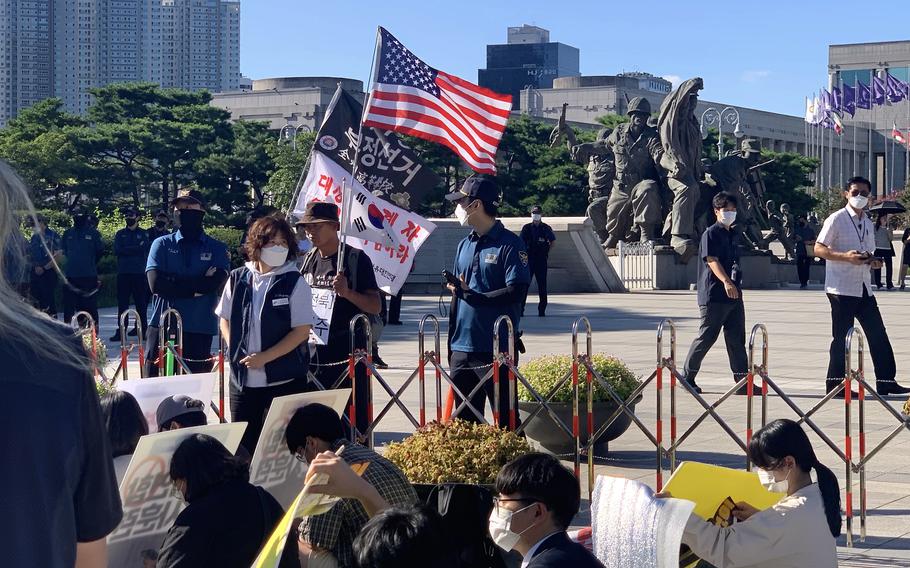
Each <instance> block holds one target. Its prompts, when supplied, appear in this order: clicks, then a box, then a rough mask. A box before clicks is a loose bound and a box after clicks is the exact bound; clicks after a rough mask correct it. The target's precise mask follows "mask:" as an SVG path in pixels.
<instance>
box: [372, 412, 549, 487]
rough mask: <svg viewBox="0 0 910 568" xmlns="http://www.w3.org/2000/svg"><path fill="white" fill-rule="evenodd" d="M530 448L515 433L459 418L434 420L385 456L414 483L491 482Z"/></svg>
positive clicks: (398, 443)
mask: <svg viewBox="0 0 910 568" xmlns="http://www.w3.org/2000/svg"><path fill="white" fill-rule="evenodd" d="M530 451H531V447H530V446H529V445H528V442H527V440H525V439H523V438H521V437H519V436H517V435H515V433H514V432H509V431H508V430H503V429H501V428H497V427H495V426H491V425H489V424H475V423H473V422H467V421H465V420H459V419H455V420H452V421H451V422H445V423H440V422H431V423H430V424H428V425H426V426H425V427H423V428H420V429H418V430H417V432H415V433H414V434H413V435H411V436H408V437H407V438H405V439H404V440H402V441H401V442H397V443H391V444H389V445H388V447H387V449H386V452H385V457H386V458H388V459H389V460H391V461H392V463H394V464H395V465H397V466H398V467H399V468H401V470H402V471H403V472H404V473H405V475H407V477H408V479H409V480H410V481H411V483H431V484H436V483H446V482H454V483H473V484H480V485H490V484H492V483H494V482H495V481H496V474H498V473H499V470H500V469H502V466H504V465H505V464H507V463H509V462H510V461H512V460H513V459H515V458H517V457H518V456H521V455H524V454H526V453H528V452H530Z"/></svg>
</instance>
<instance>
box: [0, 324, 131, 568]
mask: <svg viewBox="0 0 910 568" xmlns="http://www.w3.org/2000/svg"><path fill="white" fill-rule="evenodd" d="M48 325H54V327H55V328H56V329H55V330H54V332H55V333H60V334H61V335H63V334H66V335H71V332H70V331H68V330H67V329H66V328H64V327H63V326H58V325H56V324H48ZM73 349H82V346H81V345H80V344H79V341H78V340H75V339H74V340H73ZM0 360H2V361H3V365H2V367H0V392H2V393H3V396H0V455H3V456H4V459H3V463H2V464H0V487H3V488H4V497H3V514H2V515H0V535H2V541H0V543H2V546H0V548H2V549H3V561H2V564H3V565H4V566H41V567H42V568H47V567H50V568H53V567H57V566H60V567H67V568H71V567H72V566H73V565H74V563H75V561H76V542H91V541H94V540H99V539H101V538H104V537H105V536H107V534H108V533H110V532H111V531H113V530H114V528H116V526H117V525H118V524H119V523H120V519H121V517H122V516H123V511H122V508H121V505H120V493H119V492H118V490H117V482H116V479H115V477H114V463H113V459H112V458H111V449H110V443H109V441H108V438H107V432H106V430H105V428H104V424H103V422H102V418H101V406H100V404H99V402H98V394H97V392H96V391H95V385H94V381H93V379H92V377H91V375H90V373H89V372H88V371H87V370H86V371H79V370H77V369H74V368H73V367H67V366H64V365H62V364H61V363H59V362H57V361H54V360H49V359H44V360H41V359H38V358H36V357H35V356H34V354H32V353H30V352H29V351H28V350H27V349H25V348H24V347H23V346H22V345H21V344H17V342H13V341H9V340H4V341H0Z"/></svg>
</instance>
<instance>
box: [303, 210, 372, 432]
mask: <svg viewBox="0 0 910 568" xmlns="http://www.w3.org/2000/svg"><path fill="white" fill-rule="evenodd" d="M297 223H298V226H301V225H302V226H303V230H304V233H305V234H306V236H307V238H308V239H309V240H310V242H312V243H313V248H312V249H310V250H309V251H308V252H307V254H306V255H304V257H303V260H302V262H301V268H300V273H301V274H302V275H303V278H304V280H306V282H307V284H309V285H310V288H312V290H313V295H314V297H317V298H319V297H321V298H325V300H326V301H328V302H330V303H331V304H334V308H333V309H332V316H331V321H330V322H329V335H328V337H329V338H330V339H329V340H328V341H326V342H325V344H324V345H319V344H317V345H316V356H315V358H314V359H313V360H311V365H310V366H311V367H312V368H313V370H314V372H313V374H314V376H315V377H316V380H317V381H319V384H320V385H322V387H323V388H324V389H331V388H335V382H336V381H337V379H338V378H339V377H340V376H341V373H342V371H343V370H344V369H345V367H344V366H342V365H337V363H339V362H341V361H344V362H345V363H347V360H348V356H349V354H350V348H351V331H350V324H351V319H352V318H353V317H354V316H356V315H357V314H365V315H367V316H371V315H377V314H379V310H380V301H379V287H378V286H377V285H376V276H375V274H374V272H373V263H372V262H371V261H370V258H369V257H368V256H367V255H366V254H365V253H364V252H363V251H362V250H360V249H358V248H355V247H352V246H345V247H344V251H343V252H340V251H339V249H341V240H340V239H339V237H338V231H339V229H340V225H341V222H340V218H339V209H338V206H337V205H335V204H334V203H324V202H320V201H310V202H309V203H308V204H307V206H306V210H305V212H304V214H303V215H302V216H301V217H300V220H299V221H298V222H297ZM340 255H343V260H341V261H340V260H339V257H340ZM354 340H355V341H354V346H355V347H356V348H358V349H365V348H366V337H364V334H363V333H362V332H358V333H357V336H356V337H355V338H354ZM355 380H356V386H355V388H356V390H357V391H358V392H361V393H366V392H367V387H368V382H367V381H368V379H367V376H366V369H365V368H364V366H363V365H357V366H356V370H355ZM350 386H351V381H350V378H345V380H344V382H342V383H341V385H339V387H340V388H348V387H350ZM368 402H369V401H368V400H367V398H366V396H358V397H357V401H356V406H357V408H356V409H355V412H356V428H357V430H358V431H359V432H360V433H364V432H366V429H367V427H368V426H369V422H368V417H367V404H368Z"/></svg>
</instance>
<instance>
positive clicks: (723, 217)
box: [720, 211, 736, 227]
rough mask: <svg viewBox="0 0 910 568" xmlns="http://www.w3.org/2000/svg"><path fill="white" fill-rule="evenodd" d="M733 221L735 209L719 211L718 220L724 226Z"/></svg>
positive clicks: (734, 219)
mask: <svg viewBox="0 0 910 568" xmlns="http://www.w3.org/2000/svg"><path fill="white" fill-rule="evenodd" d="M734 221H736V211H721V212H720V222H721V223H723V224H724V226H725V227H729V226H730V225H732V224H733V222H734Z"/></svg>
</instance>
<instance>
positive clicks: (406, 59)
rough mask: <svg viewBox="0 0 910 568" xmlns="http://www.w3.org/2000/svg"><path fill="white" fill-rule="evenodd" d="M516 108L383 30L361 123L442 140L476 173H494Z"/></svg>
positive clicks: (505, 96)
mask: <svg viewBox="0 0 910 568" xmlns="http://www.w3.org/2000/svg"><path fill="white" fill-rule="evenodd" d="M511 109H512V97H511V96H510V95H500V94H498V93H494V92H493V91H490V90H489V89H484V88H483V87H479V86H477V85H474V84H473V83H469V82H467V81H465V80H464V79H459V78H458V77H455V76H454V75H449V74H448V73H444V72H442V71H439V70H438V69H433V68H432V67H430V66H429V65H427V64H426V63H424V62H423V61H421V60H420V59H418V58H417V57H416V56H415V55H414V54H413V53H411V52H410V51H409V50H408V49H407V48H406V47H405V46H403V45H402V44H401V42H399V41H398V40H397V39H395V37H394V36H393V35H392V34H390V33H389V32H388V31H386V30H385V29H384V28H379V47H378V50H377V57H376V62H375V64H374V76H373V90H372V92H371V93H370V99H369V101H368V102H367V108H366V113H365V114H364V121H363V124H364V125H365V126H372V127H374V128H381V129H384V130H394V131H396V132H401V133H404V134H410V135H412V136H417V137H419V138H423V139H425V140H430V141H431V142H437V143H439V144H444V145H446V146H448V147H449V148H451V149H452V150H454V151H455V153H457V154H458V155H459V156H461V159H463V160H464V161H465V162H466V163H467V164H468V165H469V166H471V168H472V169H473V170H474V171H476V172H478V173H488V174H495V173H496V147H497V146H498V145H499V140H500V139H501V138H502V133H503V131H504V130H505V128H506V122H507V121H508V119H509V111H510V110H511Z"/></svg>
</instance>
